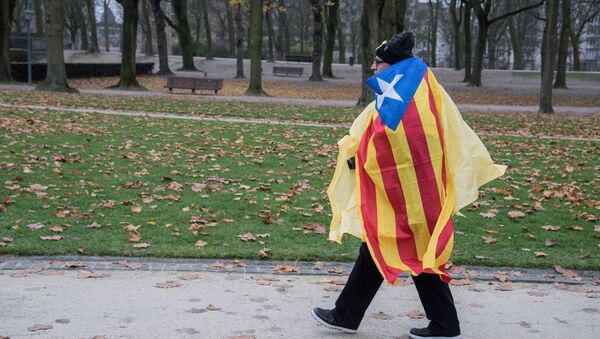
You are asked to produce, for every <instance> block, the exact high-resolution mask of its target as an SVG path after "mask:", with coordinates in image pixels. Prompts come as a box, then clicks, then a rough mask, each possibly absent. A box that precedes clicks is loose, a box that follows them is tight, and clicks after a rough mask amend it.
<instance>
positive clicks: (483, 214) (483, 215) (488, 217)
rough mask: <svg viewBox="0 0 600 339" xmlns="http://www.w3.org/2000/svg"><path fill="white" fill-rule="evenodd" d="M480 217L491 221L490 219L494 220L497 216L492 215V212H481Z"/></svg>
mask: <svg viewBox="0 0 600 339" xmlns="http://www.w3.org/2000/svg"><path fill="white" fill-rule="evenodd" d="M479 215H481V216H482V217H484V218H487V219H490V218H494V217H495V216H496V213H492V212H480V213H479Z"/></svg>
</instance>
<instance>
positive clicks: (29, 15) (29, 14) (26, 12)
mask: <svg viewBox="0 0 600 339" xmlns="http://www.w3.org/2000/svg"><path fill="white" fill-rule="evenodd" d="M23 14H24V16H25V22H26V23H27V84H28V85H31V18H32V17H33V10H32V9H31V7H29V4H27V8H25V9H24V10H23Z"/></svg>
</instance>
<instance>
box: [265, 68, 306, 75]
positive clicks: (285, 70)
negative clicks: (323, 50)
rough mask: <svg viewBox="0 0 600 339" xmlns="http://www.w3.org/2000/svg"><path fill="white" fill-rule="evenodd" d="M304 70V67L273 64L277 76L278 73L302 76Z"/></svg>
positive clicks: (274, 73)
mask: <svg viewBox="0 0 600 339" xmlns="http://www.w3.org/2000/svg"><path fill="white" fill-rule="evenodd" d="M303 71H304V68H302V67H286V66H273V75H275V76H277V75H285V76H290V75H296V76H302V72H303Z"/></svg>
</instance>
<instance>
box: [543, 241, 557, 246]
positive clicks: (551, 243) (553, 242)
mask: <svg viewBox="0 0 600 339" xmlns="http://www.w3.org/2000/svg"><path fill="white" fill-rule="evenodd" d="M544 245H546V246H548V247H554V245H556V241H555V240H551V239H546V241H545V242H544Z"/></svg>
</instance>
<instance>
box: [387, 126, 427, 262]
mask: <svg viewBox="0 0 600 339" xmlns="http://www.w3.org/2000/svg"><path fill="white" fill-rule="evenodd" d="M385 131H386V133H387V136H388V140H390V143H391V148H392V155H393V156H394V161H395V162H396V165H397V169H398V177H399V178H400V184H401V185H402V191H403V192H404V199H405V200H406V212H407V214H408V223H409V226H410V229H411V230H412V233H413V235H414V237H415V245H416V249H417V256H418V257H419V259H421V258H423V255H424V254H425V251H426V250H427V243H428V242H429V231H428V229H427V219H425V211H424V210H423V203H422V201H421V193H420V190H419V182H418V181H417V174H416V172H415V167H414V164H413V161H412V156H411V154H410V148H409V147H408V140H407V139H406V132H405V131H404V124H402V123H400V125H399V127H398V129H396V131H392V130H391V129H389V128H387V127H386V128H385ZM391 141H394V142H391Z"/></svg>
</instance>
